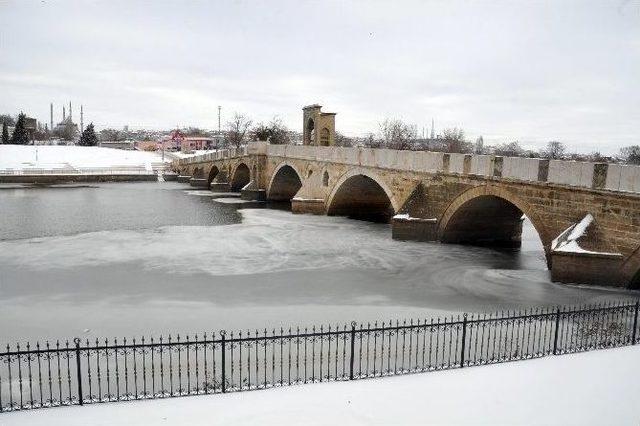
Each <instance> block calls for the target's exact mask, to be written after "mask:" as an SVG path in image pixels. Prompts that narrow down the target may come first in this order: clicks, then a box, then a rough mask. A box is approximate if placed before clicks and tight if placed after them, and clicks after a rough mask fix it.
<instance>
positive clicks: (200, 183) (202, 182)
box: [189, 178, 208, 188]
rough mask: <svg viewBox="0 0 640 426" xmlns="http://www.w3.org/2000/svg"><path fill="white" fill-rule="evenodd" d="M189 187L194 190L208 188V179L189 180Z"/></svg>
mask: <svg viewBox="0 0 640 426" xmlns="http://www.w3.org/2000/svg"><path fill="white" fill-rule="evenodd" d="M189 185H191V186H193V187H194V188H206V187H207V186H208V182H207V180H206V179H202V178H191V179H189Z"/></svg>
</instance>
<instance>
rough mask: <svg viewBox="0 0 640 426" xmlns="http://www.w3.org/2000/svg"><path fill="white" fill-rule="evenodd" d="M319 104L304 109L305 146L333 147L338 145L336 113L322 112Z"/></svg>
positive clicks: (303, 137)
mask: <svg viewBox="0 0 640 426" xmlns="http://www.w3.org/2000/svg"><path fill="white" fill-rule="evenodd" d="M321 109H322V106H321V105H318V104H313V105H307V106H306V107H304V108H302V129H303V132H302V135H303V136H302V141H303V143H304V145H315V146H333V145H335V143H336V113H335V112H322V111H321Z"/></svg>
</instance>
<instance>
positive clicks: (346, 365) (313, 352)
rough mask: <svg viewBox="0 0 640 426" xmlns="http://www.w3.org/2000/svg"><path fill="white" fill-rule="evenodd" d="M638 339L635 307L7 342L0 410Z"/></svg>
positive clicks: (401, 369) (400, 370) (486, 360)
mask: <svg viewBox="0 0 640 426" xmlns="http://www.w3.org/2000/svg"><path fill="white" fill-rule="evenodd" d="M636 343H638V303H628V302H627V303H616V304H606V305H605V304H601V305H596V306H585V307H581V308H570V307H564V308H543V309H527V310H524V311H521V312H515V311H514V312H507V313H504V312H501V313H496V314H492V315H467V314H465V315H463V316H458V317H455V318H454V317H450V318H444V319H441V318H431V319H428V320H427V319H419V320H411V321H403V322H398V321H396V322H382V323H377V322H376V323H367V324H359V325H357V324H356V323H355V322H353V323H352V324H351V325H341V326H327V327H324V326H320V327H310V328H308V327H307V328H300V327H296V328H295V329H293V328H289V329H287V330H284V329H282V328H280V329H279V330H275V329H272V330H269V331H267V330H266V329H263V330H255V331H247V332H244V333H243V332H237V333H226V332H224V331H220V332H216V333H211V334H206V333H205V334H203V335H199V336H198V335H195V336H183V337H181V336H179V335H178V336H175V337H171V336H169V337H166V338H163V337H159V338H155V339H154V338H148V339H145V338H141V339H135V338H134V339H122V340H118V339H114V340H112V341H109V340H107V339H105V340H98V339H96V340H94V341H89V340H84V341H82V340H80V339H74V340H73V342H69V341H64V342H59V341H56V342H55V343H49V342H45V343H43V344H40V343H36V344H33V345H32V344H29V343H27V344H17V345H15V347H13V348H12V347H10V346H9V345H7V347H6V351H5V352H4V353H2V352H0V412H2V411H5V412H6V411H14V410H22V409H31V408H42V407H54V406H60V405H84V404H89V403H98V402H108V401H122V400H136V399H151V398H165V397H173V396H184V395H198V394H214V393H225V392H238V391H245V390H255V389H266V388H271V387H281V386H288V385H294V384H303V383H315V382H326V381H339V380H354V379H363V378H370V377H380V376H392V375H400V374H408V373H418V372H428V371H434V370H446V369H453V368H463V367H471V366H477V365H484V364H493V363H501V362H507V361H514V360H525V359H531V358H538V357H543V356H548V355H559V354H565V353H572V352H580V351H588V350H593V349H603V348H612V347H618V346H625V345H633V344H636Z"/></svg>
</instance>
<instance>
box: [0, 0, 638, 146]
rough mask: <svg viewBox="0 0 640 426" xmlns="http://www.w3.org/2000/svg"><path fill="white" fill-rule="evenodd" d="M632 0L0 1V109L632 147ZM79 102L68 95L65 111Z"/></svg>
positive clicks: (135, 120) (108, 121) (133, 122)
mask: <svg viewBox="0 0 640 426" xmlns="http://www.w3.org/2000/svg"><path fill="white" fill-rule="evenodd" d="M639 83H640V2H639V1H638V0H631V1H619V0H615V1H606V0H599V1H587V0H578V1H560V0H551V1H532V0H529V1H523V2H517V1H486V2H480V1H474V2H471V1H465V2H463V1H459V2H457V1H442V2H435V1H434V2H429V1H420V2H408V1H407V2H403V1H393V2H392V1H381V2H372V1H367V2H364V1H362V2H346V1H341V2H330V1H317V2H311V1H300V0H297V1H290V2H289V1H215V2H214V1H209V2H204V1H198V2H196V1H186V2H178V1H175V2H171V1H163V0H156V1H137V2H136V1H102V2H98V1H94V2H80V1H77V2H63V1H33V2H32V1H27V0H21V1H6V0H0V112H6V113H12V114H13V113H15V112H17V111H20V110H23V111H25V112H27V113H28V114H29V115H32V116H35V117H37V118H38V119H40V120H42V121H44V122H48V121H49V103H50V102H53V103H54V106H55V111H54V120H56V121H57V120H59V119H60V118H61V117H60V116H61V107H62V104H63V103H67V104H68V102H69V101H71V102H73V104H74V105H76V106H79V104H80V103H82V104H84V107H85V122H89V121H93V122H94V123H95V124H96V125H97V126H98V127H99V128H102V127H105V126H113V127H121V126H123V125H125V124H126V125H129V126H130V127H131V128H140V127H143V128H169V127H172V126H175V125H180V126H188V125H191V126H198V127H205V128H217V105H222V107H223V123H224V121H225V118H227V119H228V118H229V115H230V114H231V113H232V112H233V111H240V112H244V113H246V114H248V115H249V116H251V117H252V118H254V120H256V121H260V120H268V119H269V118H270V117H272V116H273V115H279V116H280V117H281V118H282V119H284V120H285V122H286V123H287V125H288V126H290V127H291V128H293V129H297V130H300V129H301V127H302V117H301V107H302V106H304V105H306V104H310V103H320V104H322V105H324V109H325V110H327V111H331V112H337V113H338V115H337V117H336V121H337V128H338V130H339V131H341V132H343V133H345V134H347V135H359V134H364V133H366V132H369V131H376V130H377V128H378V122H379V121H380V120H382V119H383V118H385V117H393V118H401V119H404V120H406V121H409V122H411V123H415V124H416V125H417V126H418V128H419V130H420V132H422V128H423V126H427V127H428V126H429V125H430V123H431V118H434V119H435V123H436V131H441V130H442V128H444V127H453V126H458V127H462V128H464V129H465V131H466V134H467V135H468V137H469V138H471V139H475V138H476V137H477V136H478V135H483V136H484V139H485V142H489V143H499V142H505V141H511V140H519V141H520V142H521V143H522V144H523V145H525V146H531V147H536V146H538V147H539V146H542V145H544V144H545V143H546V142H547V141H549V140H552V139H556V140H560V141H563V142H565V143H566V144H567V145H568V146H569V147H570V148H572V149H574V150H577V151H581V152H590V151H593V150H600V151H601V152H605V153H609V152H617V150H618V148H619V147H620V146H623V145H630V144H638V143H640V84H639ZM77 112H78V108H77V107H74V118H77Z"/></svg>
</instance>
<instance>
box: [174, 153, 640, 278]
mask: <svg viewBox="0 0 640 426" xmlns="http://www.w3.org/2000/svg"><path fill="white" fill-rule="evenodd" d="M172 167H173V169H174V170H175V171H176V172H178V173H179V174H180V176H179V180H182V181H188V182H190V183H191V185H193V186H197V187H204V188H210V189H212V190H214V191H241V192H242V197H243V198H245V199H256V200H275V201H291V209H292V211H293V212H294V213H312V214H327V215H344V216H350V217H360V218H366V219H371V220H381V221H390V222H391V225H392V235H393V238H395V239H400V240H418V241H440V242H443V243H458V244H474V245H487V246H493V247H519V246H520V237H521V231H522V220H523V215H526V216H527V217H528V218H529V220H531V222H532V224H533V226H534V227H535V229H536V231H537V232H538V235H539V236H540V240H541V241H542V244H543V246H544V251H545V255H546V260H547V265H548V267H549V269H550V270H551V277H552V280H554V281H560V282H573V283H584V284H595V285H610V286H618V287H630V288H640V167H637V166H627V165H617V164H605V163H588V162H575V161H555V160H546V159H539V158H512V157H500V156H492V155H471V154H448V153H439V152H418V151H395V150H387V149H372V148H342V147H323V146H294V145H270V144H268V143H266V142H253V143H250V144H249V145H248V146H247V147H243V148H238V149H229V150H222V151H218V152H215V153H210V154H204V155H199V156H195V157H191V158H186V159H181V160H177V161H174V163H173V164H172Z"/></svg>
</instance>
